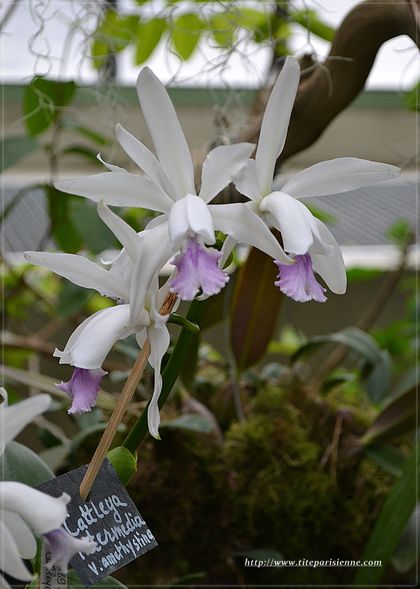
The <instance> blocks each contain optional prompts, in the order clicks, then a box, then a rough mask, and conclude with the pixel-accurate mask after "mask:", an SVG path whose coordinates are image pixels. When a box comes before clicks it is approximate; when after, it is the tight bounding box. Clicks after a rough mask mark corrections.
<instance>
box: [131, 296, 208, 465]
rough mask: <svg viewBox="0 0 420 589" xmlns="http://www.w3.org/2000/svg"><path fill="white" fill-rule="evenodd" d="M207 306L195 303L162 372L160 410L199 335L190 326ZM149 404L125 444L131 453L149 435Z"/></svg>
mask: <svg viewBox="0 0 420 589" xmlns="http://www.w3.org/2000/svg"><path fill="white" fill-rule="evenodd" d="M204 308H205V305H204V304H203V303H200V301H193V302H192V303H191V306H190V308H189V310H188V313H187V315H186V320H187V322H188V323H186V324H185V326H184V327H183V328H182V330H181V333H180V334H179V337H178V340H177V342H176V344H175V346H174V349H173V351H172V354H171V356H170V358H169V360H168V362H167V364H166V366H165V368H164V370H163V372H162V380H163V384H162V392H161V394H160V397H159V409H161V408H162V407H163V405H164V404H165V402H166V400H167V398H168V396H169V393H170V392H171V390H172V387H173V386H174V384H175V382H176V379H177V378H178V376H179V374H180V372H181V370H182V367H183V366H184V362H185V360H186V359H187V357H188V354H189V352H190V348H191V345H192V343H193V342H194V339H195V338H196V337H197V333H193V332H192V331H191V328H190V325H189V324H191V323H195V324H198V323H199V320H200V319H201V316H202V314H203V311H204ZM148 407H149V404H147V405H146V407H145V408H144V410H143V412H142V414H141V415H140V417H139V418H138V419H137V421H136V423H135V424H134V425H133V427H132V428H131V431H130V432H129V434H128V435H127V437H126V438H125V440H124V442H123V444H122V445H123V446H125V447H126V448H127V449H128V450H130V452H133V453H134V452H135V451H136V450H137V448H138V447H139V445H140V444H141V443H142V441H143V440H144V438H145V436H146V435H147V433H148V431H149V428H148V425H147V409H148Z"/></svg>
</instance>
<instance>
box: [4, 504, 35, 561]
mask: <svg viewBox="0 0 420 589" xmlns="http://www.w3.org/2000/svg"><path fill="white" fill-rule="evenodd" d="M0 520H3V523H4V524H5V525H6V527H7V528H8V530H9V531H10V533H11V534H12V536H13V538H14V540H15V542H16V546H17V548H18V550H19V555H20V556H21V558H27V559H32V558H35V555H36V540H35V537H34V535H33V533H32V532H31V530H30V529H29V528H28V526H27V525H26V523H25V522H24V521H23V519H22V518H21V517H20V515H18V514H17V513H14V512H13V511H5V510H1V509H0Z"/></svg>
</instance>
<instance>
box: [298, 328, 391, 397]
mask: <svg viewBox="0 0 420 589" xmlns="http://www.w3.org/2000/svg"><path fill="white" fill-rule="evenodd" d="M324 344H342V345H344V346H347V347H349V348H350V349H351V350H353V351H354V352H356V353H357V354H358V355H359V356H361V358H362V360H363V362H364V364H363V367H362V384H363V385H364V386H365V388H366V391H367V393H368V396H369V399H370V400H371V401H372V403H378V402H379V401H381V400H383V399H384V398H385V397H386V396H387V393H388V389H389V384H390V378H391V361H390V357H389V354H388V353H387V352H386V351H384V350H381V349H380V348H379V346H378V344H377V343H376V341H375V340H374V338H373V337H371V336H370V335H369V334H367V333H366V332H364V331H362V330H361V329H358V328H357V327H348V328H346V329H343V330H341V331H338V332H336V333H331V334H328V335H319V336H316V337H313V338H311V339H310V340H308V341H307V342H306V343H305V344H304V345H303V346H302V347H301V348H299V350H297V351H296V352H295V353H294V354H293V356H292V359H293V360H294V361H296V360H297V359H299V358H300V357H301V356H302V355H304V354H307V353H310V352H313V351H316V350H317V348H318V347H319V346H321V345H324Z"/></svg>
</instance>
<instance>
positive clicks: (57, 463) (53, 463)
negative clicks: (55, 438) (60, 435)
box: [39, 444, 70, 471]
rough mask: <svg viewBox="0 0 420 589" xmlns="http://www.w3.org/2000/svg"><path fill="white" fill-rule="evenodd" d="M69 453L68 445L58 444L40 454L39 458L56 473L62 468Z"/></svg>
mask: <svg viewBox="0 0 420 589" xmlns="http://www.w3.org/2000/svg"><path fill="white" fill-rule="evenodd" d="M69 452H70V447H69V445H68V444H58V445H57V446H53V447H52V448H47V449H46V450H43V451H42V452H40V454H39V457H40V458H41V460H42V461H43V462H45V464H46V465H47V466H48V467H49V468H50V469H51V470H52V471H55V470H57V469H58V468H60V467H61V466H62V464H63V463H64V461H65V459H66V458H67V456H68V455H69Z"/></svg>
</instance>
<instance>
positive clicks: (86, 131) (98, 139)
mask: <svg viewBox="0 0 420 589" xmlns="http://www.w3.org/2000/svg"><path fill="white" fill-rule="evenodd" d="M61 126H62V127H64V128H65V129H68V130H70V131H74V132H75V133H77V134H78V135H81V136H82V137H86V139H90V140H91V141H94V142H95V143H97V144H98V145H109V144H110V143H112V139H109V137H105V135H102V134H101V133H98V132H97V131H94V130H93V129H90V128H89V127H85V126H84V125H80V124H79V123H76V122H74V121H70V120H63V121H61Z"/></svg>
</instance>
